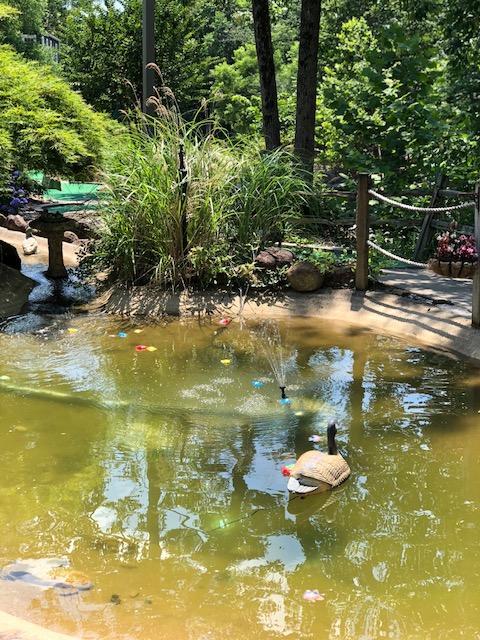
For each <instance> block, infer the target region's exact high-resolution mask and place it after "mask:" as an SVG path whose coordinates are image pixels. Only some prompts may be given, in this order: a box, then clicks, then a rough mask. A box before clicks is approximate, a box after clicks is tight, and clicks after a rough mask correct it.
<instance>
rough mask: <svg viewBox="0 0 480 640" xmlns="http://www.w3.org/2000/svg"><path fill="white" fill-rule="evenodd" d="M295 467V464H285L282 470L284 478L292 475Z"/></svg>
mask: <svg viewBox="0 0 480 640" xmlns="http://www.w3.org/2000/svg"><path fill="white" fill-rule="evenodd" d="M294 466H295V463H292V464H285V465H284V466H283V467H282V468H281V472H282V476H285V477H289V476H290V473H291V471H292V469H293V467H294Z"/></svg>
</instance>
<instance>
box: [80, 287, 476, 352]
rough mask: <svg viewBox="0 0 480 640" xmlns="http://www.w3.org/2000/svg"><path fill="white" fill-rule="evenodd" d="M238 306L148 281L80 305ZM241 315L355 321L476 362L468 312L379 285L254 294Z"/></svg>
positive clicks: (118, 309) (134, 313) (193, 311)
mask: <svg viewBox="0 0 480 640" xmlns="http://www.w3.org/2000/svg"><path fill="white" fill-rule="evenodd" d="M240 307H241V300H240V298H239V296H235V295H229V294H222V293H217V292H203V293H202V292H197V293H187V292H183V293H179V294H173V293H168V292H165V291H161V290H159V289H158V288H155V287H153V286H150V287H149V286H146V287H132V288H126V287H120V286H114V287H113V288H112V289H110V290H108V291H105V292H104V293H103V294H102V295H100V296H99V297H98V298H97V299H96V300H95V301H94V303H93V304H91V305H89V306H88V307H86V308H84V310H86V311H87V310H88V311H104V312H106V313H108V314H114V315H118V316H121V317H124V318H132V319H135V318H136V319H137V320H141V319H143V320H146V321H155V320H160V319H161V318H165V317H166V316H175V317H180V318H202V317H211V318H212V319H214V320H215V319H218V318H219V317H222V316H226V317H231V318H235V317H236V316H238V313H239V310H240ZM242 315H243V317H244V318H246V319H268V318H272V319H275V318H288V317H295V316H303V317H310V318H318V319H319V320H323V321H327V322H334V323H335V322H336V323H338V324H341V325H345V324H350V325H356V326H359V327H362V328H364V329H369V330H372V331H375V332H378V333H383V334H386V335H391V336H395V337H399V338H402V339H403V340H407V341H409V342H411V343H414V344H418V345H422V346H426V347H429V348H433V349H437V350H441V351H445V352H446V353H451V354H455V355H457V356H461V357H462V358H464V359H468V360H470V361H472V362H476V363H479V362H480V330H476V329H473V328H472V327H471V323H470V322H471V321H470V317H468V316H467V315H466V314H465V313H464V312H463V313H462V311H461V310H458V309H456V307H454V306H452V305H445V304H435V301H433V302H432V301H428V300H423V299H418V298H416V299H412V298H411V297H408V296H399V295H396V294H395V293H391V292H388V291H383V290H376V291H367V292H366V293H361V292H357V291H351V290H347V289H326V290H320V291H319V292H315V293H310V294H302V293H295V292H292V291H286V292H279V293H264V294H255V295H252V296H248V297H247V300H246V303H245V305H244V308H243V312H242Z"/></svg>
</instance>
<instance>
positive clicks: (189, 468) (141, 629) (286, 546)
mask: <svg viewBox="0 0 480 640" xmlns="http://www.w3.org/2000/svg"><path fill="white" fill-rule="evenodd" d="M67 326H70V327H74V328H76V329H78V331H77V332H76V333H68V332H63V333H62V332H60V331H58V330H57V329H52V330H50V331H47V332H45V333H44V334H38V335H0V376H8V378H9V379H3V380H0V429H1V438H2V440H1V442H2V447H1V449H0V465H1V470H2V473H1V479H0V526H1V538H0V562H1V565H2V566H3V565H5V564H7V563H8V562H11V561H12V560H20V559H30V558H33V559H39V558H51V557H62V556H65V557H67V558H68V559H69V560H70V563H71V566H72V567H73V568H74V569H75V570H78V571H82V572H84V573H86V574H87V575H88V576H89V577H90V578H91V580H92V581H93V582H94V584H95V588H94V589H93V590H92V591H88V592H85V593H83V594H81V595H76V596H70V597H62V596H60V595H59V593H57V592H56V591H54V590H46V591H40V590H39V589H38V588H35V587H31V586H28V585H22V584H19V583H18V582H7V581H0V609H3V610H6V611H8V612H9V613H13V614H16V615H19V616H22V617H24V618H27V619H29V620H31V621H34V622H37V623H40V624H42V625H45V626H47V627H49V628H51V629H55V630H59V631H63V632H66V633H72V634H73V633H76V634H78V635H80V636H82V637H85V638H89V639H91V640H93V639H100V638H102V639H106V640H114V639H115V640H126V639H138V640H157V639H159V640H160V639H164V638H165V639H170V638H175V639H176V640H183V639H187V638H188V639H192V640H203V639H223V638H226V637H228V638H229V639H230V640H237V639H242V640H244V639H245V638H258V639H260V640H261V639H263V638H265V639H266V638H278V637H285V638H295V639H297V640H299V639H302V640H305V639H308V638H315V639H317V638H321V639H327V638H328V639H342V640H343V639H358V640H360V639H362V640H369V639H376V638H395V639H397V638H401V639H413V638H415V639H417V638H418V639H419V640H420V639H421V640H425V639H427V638H428V639H430V638H431V639H432V640H433V639H435V640H437V639H447V638H448V639H449V640H451V639H456V638H467V639H474V638H480V598H479V588H480V546H479V543H478V540H479V537H478V536H479V526H480V429H479V426H480V425H479V418H480V416H479V415H478V414H479V411H480V392H479V390H480V372H479V371H477V370H475V369H474V368H472V367H471V366H470V365H466V364H462V363H458V362H456V361H454V360H451V359H448V358H446V357H444V356H440V355H436V354H432V353H427V352H424V351H422V350H420V349H418V348H414V347H408V346H406V345H404V344H401V343H400V342H397V341H395V340H391V339H388V338H385V337H380V336H375V335H372V334H368V333H361V332H358V331H349V330H340V331H338V332H334V331H331V329H332V327H328V326H326V325H325V324H324V323H321V322H320V321H314V320H309V321H307V320H299V321H296V322H295V323H293V322H292V323H290V324H288V325H287V324H284V325H282V335H283V341H284V344H285V345H287V347H288V349H289V350H291V353H292V354H293V359H292V362H291V363H290V370H289V374H288V390H289V395H290V396H291V398H292V405H291V407H288V406H287V407H285V406H281V405H280V404H279V403H278V397H279V393H278V389H277V388H276V385H275V384H274V382H273V380H272V376H271V374H270V372H269V369H268V366H267V363H266V362H265V360H264V358H263V356H262V355H261V353H262V350H261V345H260V342H261V338H259V335H258V332H256V329H255V327H254V326H248V327H245V328H243V329H241V328H240V327H239V326H238V325H236V324H232V325H230V326H229V327H227V328H225V329H221V328H220V327H219V326H218V325H214V324H211V325H210V324H207V325H203V326H199V325H197V324H179V323H171V324H169V325H167V326H164V327H151V328H147V327H146V328H145V329H144V331H143V332H142V333H140V334H134V333H133V332H132V329H133V327H126V326H125V325H120V324H118V323H113V322H111V321H110V320H106V319H96V320H95V319H91V318H88V319H75V320H73V321H72V323H71V324H69V325H65V326H62V327H63V328H64V329H65V328H66V327H67ZM122 329H124V330H125V331H127V332H128V337H127V338H119V337H109V334H116V333H117V332H118V331H119V330H122ZM139 343H143V344H145V345H151V346H155V347H156V348H157V351H143V352H136V351H135V348H134V347H135V345H136V344H139ZM221 360H224V361H226V360H230V362H229V363H228V362H227V363H225V364H222V362H221ZM254 379H261V380H265V381H266V384H265V386H264V387H263V388H261V389H255V388H253V386H252V384H251V382H252V380H254ZM331 415H335V416H336V417H337V418H338V422H339V435H338V441H339V444H340V447H341V450H342V451H343V453H344V454H345V455H346V457H347V458H348V460H349V463H350V466H351V468H352V476H351V478H350V479H349V480H348V481H347V483H346V484H345V485H343V486H342V487H341V488H340V489H339V490H337V491H335V492H333V493H330V494H328V495H320V496H313V497H310V498H307V499H305V500H298V499H297V500H294V501H292V502H290V503H289V502H288V495H287V493H286V490H285V486H286V479H285V478H284V477H283V476H282V474H281V471H280V468H281V466H282V465H283V464H285V463H288V462H291V461H293V460H294V459H295V457H296V456H297V455H298V454H300V453H302V452H303V451H304V450H306V449H308V448H309V445H310V443H309V442H308V437H309V436H310V435H311V434H313V433H321V434H324V432H325V425H326V421H327V419H328V418H329V417H330V416H331ZM319 446H320V447H324V446H325V444H324V443H321V444H320V445H319ZM306 589H319V591H320V592H322V593H324V594H325V600H324V601H323V602H316V603H308V602H305V601H304V600H303V598H302V596H303V593H304V591H305V590H306ZM114 594H115V595H116V596H118V597H117V598H113V600H114V601H115V602H118V601H120V603H119V604H115V603H114V602H111V599H112V595H114Z"/></svg>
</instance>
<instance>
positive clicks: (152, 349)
mask: <svg viewBox="0 0 480 640" xmlns="http://www.w3.org/2000/svg"><path fill="white" fill-rule="evenodd" d="M147 351H158V349H157V347H147Z"/></svg>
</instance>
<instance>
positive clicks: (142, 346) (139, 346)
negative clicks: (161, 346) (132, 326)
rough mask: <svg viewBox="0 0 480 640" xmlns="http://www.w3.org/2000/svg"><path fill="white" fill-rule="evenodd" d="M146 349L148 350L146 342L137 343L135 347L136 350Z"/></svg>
mask: <svg viewBox="0 0 480 640" xmlns="http://www.w3.org/2000/svg"><path fill="white" fill-rule="evenodd" d="M146 350H147V345H146V344H137V346H136V347H135V351H146Z"/></svg>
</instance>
